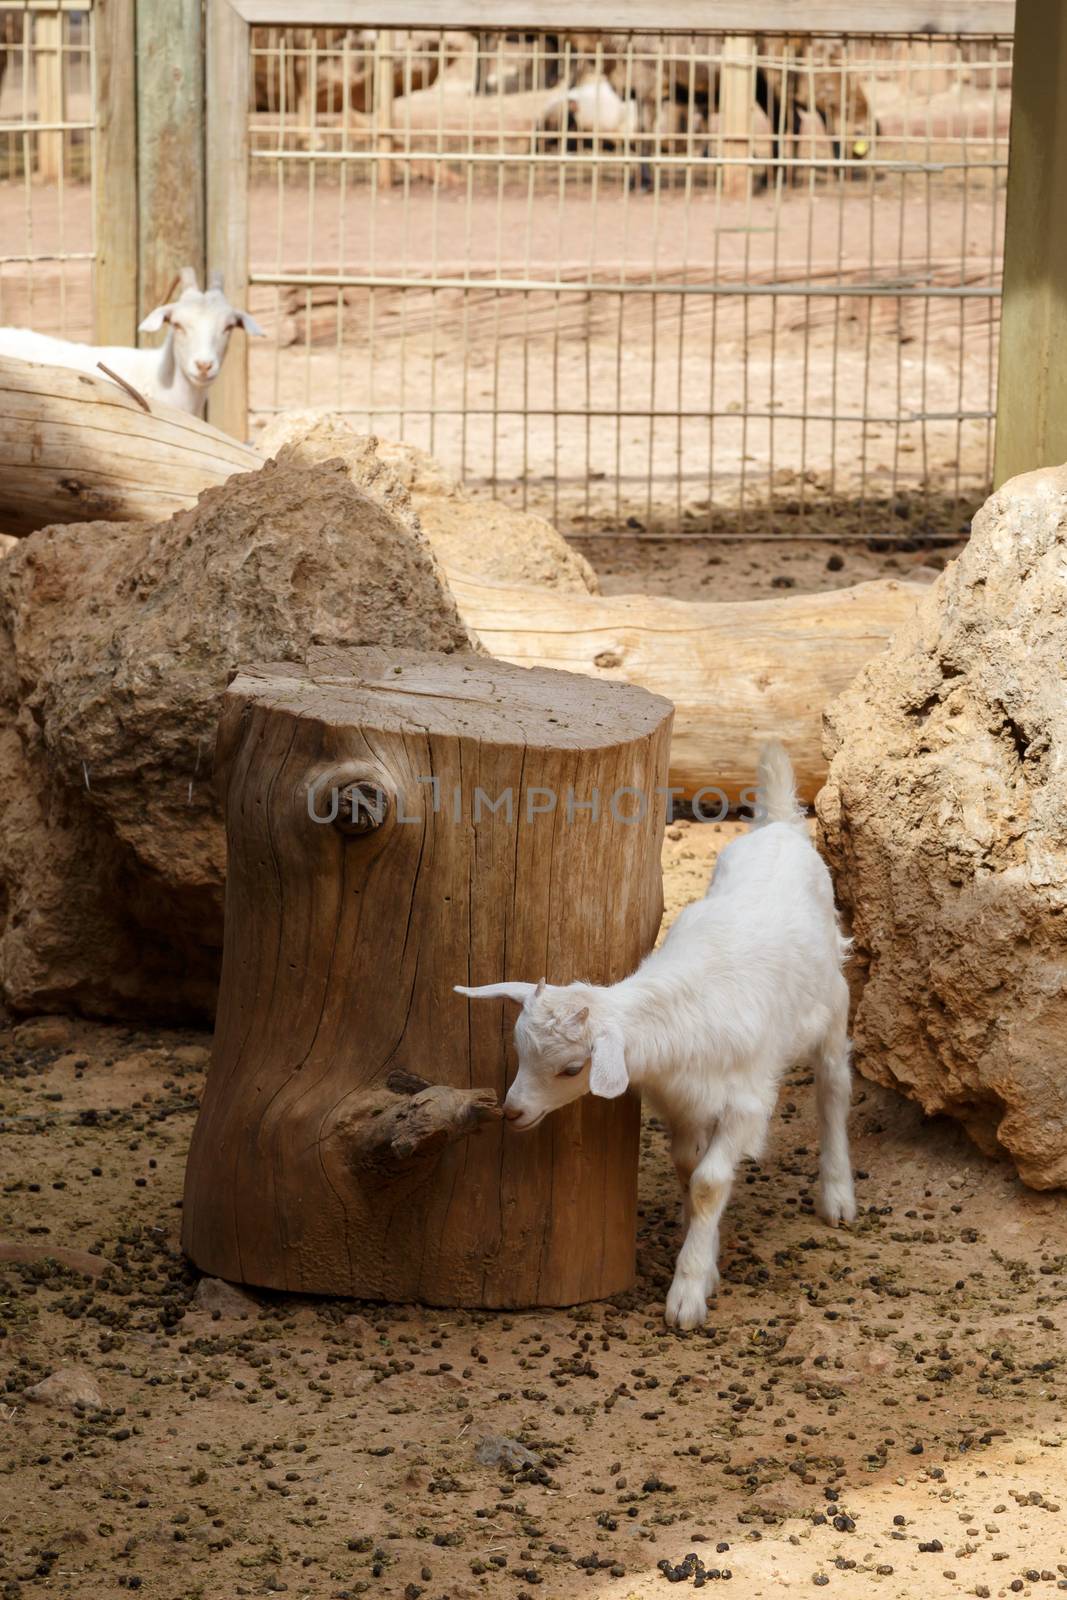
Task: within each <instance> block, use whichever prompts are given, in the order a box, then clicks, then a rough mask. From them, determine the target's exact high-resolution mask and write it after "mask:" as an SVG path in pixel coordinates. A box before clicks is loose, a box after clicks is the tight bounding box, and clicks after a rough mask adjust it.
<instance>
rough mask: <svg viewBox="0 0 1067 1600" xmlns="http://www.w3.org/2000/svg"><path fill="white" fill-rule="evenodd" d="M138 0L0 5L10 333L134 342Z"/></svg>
mask: <svg viewBox="0 0 1067 1600" xmlns="http://www.w3.org/2000/svg"><path fill="white" fill-rule="evenodd" d="M133 77H134V62H133V0H3V3H2V4H0V322H4V323H13V324H16V325H19V326H28V327H34V328H36V329H38V330H39V331H41V332H44V333H52V334H61V335H64V336H66V337H68V338H75V339H86V338H91V337H92V336H93V334H94V330H95V333H96V335H97V336H98V337H100V338H102V339H114V340H122V341H131V340H132V339H133V337H134V324H135V315H134V313H135V309H136V261H135V249H134V243H133V241H135V239H136V228H137V219H136V188H135V182H134V177H133V174H134V166H135V160H136V154H135V112H134V97H133Z"/></svg>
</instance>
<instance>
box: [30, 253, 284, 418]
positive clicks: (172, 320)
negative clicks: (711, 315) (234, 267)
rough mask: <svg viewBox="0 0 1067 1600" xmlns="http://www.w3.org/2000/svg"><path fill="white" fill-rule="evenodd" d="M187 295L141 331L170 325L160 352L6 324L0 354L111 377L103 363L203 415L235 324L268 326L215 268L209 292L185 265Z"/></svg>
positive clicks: (255, 328)
mask: <svg viewBox="0 0 1067 1600" xmlns="http://www.w3.org/2000/svg"><path fill="white" fill-rule="evenodd" d="M179 282H180V284H181V293H180V295H179V296H178V298H177V300H173V301H171V302H170V303H169V304H168V305H162V306H156V308H155V310H154V311H150V312H149V313H148V315H147V317H145V319H144V321H143V322H142V323H141V325H140V332H141V333H157V332H158V331H159V330H160V329H161V328H164V327H165V328H166V330H167V337H166V339H165V340H164V342H163V344H162V345H160V346H159V348H158V349H155V350H136V349H133V348H132V347H131V346H129V345H91V344H77V343H75V342H74V341H72V340H70V339H53V338H51V337H50V336H49V335H48V334H44V333H34V332H33V330H32V329H30V328H0V355H3V356H17V357H18V358H19V359H20V360H22V361H41V362H45V363H47V364H49V365H51V366H56V367H73V368H74V369H75V370H76V371H78V372H91V373H93V374H94V376H96V377H98V378H99V377H105V376H106V374H105V373H101V371H100V369H99V363H100V362H103V364H104V365H105V366H106V367H110V368H111V371H112V372H114V373H117V375H118V376H119V377H120V378H125V380H126V382H127V383H128V384H130V386H131V387H132V388H134V389H136V390H137V392H138V394H141V395H143V396H144V398H145V399H146V400H149V401H152V400H156V401H161V402H163V403H165V404H166V405H171V406H176V407H177V408H178V409H179V410H181V411H188V412H189V413H190V414H191V415H192V416H194V417H198V416H201V415H202V414H203V410H204V402H205V400H206V398H207V392H208V390H209V389H210V387H211V385H212V384H213V383H214V381H215V379H216V378H217V377H218V375H219V373H220V371H221V370H222V363H223V361H224V360H225V357H226V351H227V349H228V347H229V343H230V335H231V333H232V332H233V330H234V329H235V328H244V330H245V332H246V333H250V334H255V335H262V334H263V329H262V328H261V327H260V326H259V323H258V322H256V320H255V318H254V317H251V316H249V314H248V312H247V311H239V310H238V309H237V307H236V306H232V305H231V304H230V302H229V301H228V300H227V298H226V296H225V294H224V293H223V288H222V275H221V274H220V273H214V274H213V275H212V278H211V282H210V283H209V285H208V287H207V288H206V289H204V290H203V291H201V290H200V288H199V287H198V286H197V281H196V273H195V272H194V270H193V268H192V267H185V268H183V269H182V273H181V277H180V279H179Z"/></svg>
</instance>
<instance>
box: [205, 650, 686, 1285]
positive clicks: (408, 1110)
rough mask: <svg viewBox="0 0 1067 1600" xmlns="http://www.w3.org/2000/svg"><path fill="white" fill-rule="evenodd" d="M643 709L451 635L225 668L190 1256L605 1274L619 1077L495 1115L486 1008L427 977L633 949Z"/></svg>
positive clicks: (618, 1171)
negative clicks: (417, 643) (523, 1115)
mask: <svg viewBox="0 0 1067 1600" xmlns="http://www.w3.org/2000/svg"><path fill="white" fill-rule="evenodd" d="M670 726H671V708H670V705H669V702H667V701H666V700H663V699H660V698H659V697H657V696H655V695H651V694H649V693H647V692H646V691H645V690H643V689H638V688H633V687H630V686H628V685H625V686H624V685H619V684H609V683H602V682H597V681H595V680H592V679H588V678H584V677H578V676H575V675H572V674H569V673H561V672H552V671H548V670H544V669H537V670H524V669H522V668H517V667H513V666H507V665H505V664H503V663H501V662H497V661H487V660H483V659H481V658H479V657H475V656H435V655H426V654H413V653H408V654H396V653H390V654H388V655H386V654H385V653H384V652H382V651H378V650H345V651H340V652H339V651H337V650H336V649H330V650H327V649H318V650H314V651H312V653H311V657H310V659H309V663H308V665H307V666H306V667H301V666H294V665H291V664H284V665H280V666H267V667H255V668H249V669H247V670H246V671H243V672H241V673H239V674H238V676H237V677H236V678H235V680H234V681H233V683H232V684H231V685H230V688H229V690H228V691H227V693H226V696H225V702H224V707H223V712H222V719H221V723H220V728H219V738H218V748H217V756H216V761H217V779H218V782H219V784H220V788H221V792H222V795H223V800H224V805H225V814H226V829H227V841H228V853H229V866H228V875H227V885H226V933H225V950H224V957H223V969H222V988H221V996H220V1002H219V1011H218V1018H217V1024H216V1033H215V1043H214V1050H213V1055H212V1062H211V1069H210V1072H209V1075H208V1081H207V1087H206V1091H205V1095H204V1100H203V1105H202V1107H201V1111H200V1116H199V1119H198V1121H197V1125H196V1130H195V1133H194V1136H193V1143H192V1148H191V1151H190V1155H189V1164H188V1171H187V1177H186V1187H185V1202H184V1233H183V1243H184V1247H185V1250H186V1252H187V1254H188V1255H189V1256H190V1257H191V1258H192V1260H193V1261H194V1262H195V1263H196V1265H197V1266H198V1267H200V1268H202V1269H203V1270H204V1271H206V1272H211V1273H213V1274H216V1275H218V1276H219V1277H223V1278H229V1279H235V1280H238V1281H243V1282H247V1283H254V1284H261V1285H267V1286H270V1287H272V1288H278V1289H289V1290H298V1291H303V1292H314V1293H323V1294H344V1295H354V1296H358V1297H364V1298H369V1299H390V1300H419V1301H423V1302H425V1303H428V1304H432V1305H472V1306H528V1305H546V1306H547V1305H568V1304H573V1303H574V1302H576V1301H581V1300H590V1299H596V1298H598V1297H603V1296H606V1295H610V1294H614V1293H617V1292H619V1291H620V1290H623V1289H626V1288H627V1287H629V1286H630V1285H631V1284H632V1282H633V1276H634V1241H635V1231H636V1190H637V1157H638V1105H637V1102H636V1100H635V1099H634V1098H633V1097H630V1096H626V1097H624V1098H623V1099H622V1100H618V1101H604V1100H594V1099H593V1098H592V1097H590V1096H586V1097H585V1098H583V1099H582V1100H581V1101H579V1102H577V1103H576V1104H574V1105H572V1106H570V1107H568V1108H566V1109H565V1110H564V1111H561V1112H558V1113H557V1114H556V1115H554V1116H552V1117H550V1118H548V1119H546V1121H545V1122H544V1123H543V1124H542V1125H541V1127H539V1128H538V1129H536V1130H534V1131H531V1132H530V1133H526V1134H516V1133H514V1132H512V1131H510V1130H508V1129H507V1128H506V1127H505V1126H504V1124H503V1123H502V1121H501V1120H500V1112H499V1108H498V1100H499V1099H502V1098H503V1095H504V1092H505V1089H506V1084H507V1080H508V1078H509V1075H510V1073H509V1069H513V1065H514V1063H513V1062H512V1061H511V1059H510V1058H511V1050H512V1046H511V1034H512V1022H513V1015H514V1013H513V1008H512V1007H511V1006H510V1005H509V1004H507V1003H506V1002H501V1005H500V1007H499V1009H497V1008H495V1007H493V1006H486V1005H484V1004H483V1005H480V1006H479V1005H473V1004H469V1003H468V1002H467V1001H466V1000H464V999H463V998H462V997H461V996H459V995H457V994H455V993H454V992H453V985H454V984H457V983H464V984H480V983H492V982H497V981H500V980H503V979H506V978H512V979H514V978H523V979H538V978H540V977H542V976H547V977H548V979H549V980H550V981H551V982H559V983H563V982H568V981H570V980H571V979H573V978H585V979H587V980H590V981H592V982H596V983H610V982H614V981H615V980H617V979H619V978H621V977H623V976H624V975H625V974H626V973H627V972H629V971H631V970H632V968H633V967H634V966H635V965H636V963H637V962H638V961H639V959H640V958H641V956H643V955H644V953H645V952H646V951H647V950H648V949H649V948H650V946H651V944H652V942H653V940H654V938H655V935H656V930H657V928H658V926H659V921H660V916H661V913H662V904H663V902H662V884H661V877H660V843H661V836H662V828H663V816H664V796H663V792H662V787H660V793H658V794H657V793H656V790H657V786H664V785H666V783H667V771H668V750H669V741H670ZM595 791H598V793H597V794H596V795H595V794H594V792H595ZM594 799H595V803H596V805H597V810H596V812H594V810H593V809H591V808H590V803H591V802H594ZM312 813H314V817H313V815H312Z"/></svg>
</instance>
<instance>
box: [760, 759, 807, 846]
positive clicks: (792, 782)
mask: <svg viewBox="0 0 1067 1600" xmlns="http://www.w3.org/2000/svg"><path fill="white" fill-rule="evenodd" d="M803 820H804V813H803V811H802V810H801V808H800V806H799V805H798V804H797V785H796V778H795V776H794V774H793V763H792V762H791V761H790V759H789V756H788V754H787V753H786V749H785V746H784V745H781V744H779V743H778V741H777V740H776V739H774V740H771V741H770V742H769V743H768V744H765V745H764V746H763V748H762V750H761V751H760V753H759V766H758V768H757V769H756V818H755V826H756V827H759V826H760V824H761V823H766V822H802V821H803Z"/></svg>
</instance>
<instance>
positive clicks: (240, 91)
mask: <svg viewBox="0 0 1067 1600" xmlns="http://www.w3.org/2000/svg"><path fill="white" fill-rule="evenodd" d="M298 20H300V21H302V22H305V23H306V21H307V17H306V16H304V17H302V18H299V19H298ZM206 60H207V73H206V79H207V264H208V270H209V271H211V272H221V273H222V274H223V276H224V279H225V284H226V292H227V294H228V295H229V297H230V299H231V300H232V301H233V304H234V305H243V304H244V298H245V291H246V289H247V287H248V90H249V70H250V69H249V39H248V24H247V23H246V22H245V21H244V19H243V18H242V17H241V15H240V13H239V12H238V10H237V8H236V7H235V6H233V5H231V3H230V0H208V4H207V57H206ZM245 337H246V336H245V335H244V334H242V333H237V334H235V335H234V338H233V341H232V347H231V350H230V354H229V358H228V360H227V362H226V365H225V366H224V367H223V369H222V372H221V374H220V376H219V377H218V379H217V380H216V382H215V383H214V384H213V385H212V388H211V392H210V394H209V396H208V406H207V415H208V421H209V422H210V423H211V424H212V425H213V426H214V427H216V428H221V430H222V431H223V433H229V434H232V435H233V437H234V438H235V439H244V438H246V437H247V435H248V351H247V348H246V346H245Z"/></svg>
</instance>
